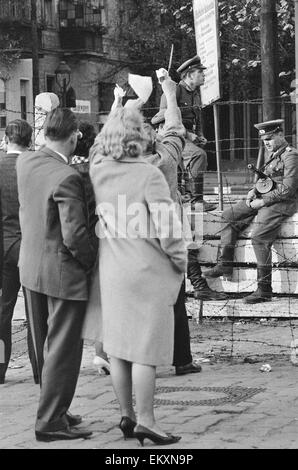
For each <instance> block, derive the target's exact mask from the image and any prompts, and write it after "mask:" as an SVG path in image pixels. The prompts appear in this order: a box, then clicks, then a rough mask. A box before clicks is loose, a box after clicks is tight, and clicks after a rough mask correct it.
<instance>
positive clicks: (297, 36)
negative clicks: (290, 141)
mask: <svg viewBox="0 0 298 470" xmlns="http://www.w3.org/2000/svg"><path fill="white" fill-rule="evenodd" d="M295 63H296V67H295V69H296V77H295V78H296V83H295V85H296V92H295V104H296V148H298V132H297V125H298V0H295Z"/></svg>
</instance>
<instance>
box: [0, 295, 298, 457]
mask: <svg viewBox="0 0 298 470" xmlns="http://www.w3.org/2000/svg"><path fill="white" fill-rule="evenodd" d="M18 304H19V305H18V309H17V310H16V316H15V317H16V318H15V320H14V322H13V330H14V347H13V360H12V362H11V367H10V368H9V370H8V373H7V381H6V383H5V384H4V385H1V386H0V449H105V450H106V451H107V452H108V451H109V450H110V451H111V455H112V450H113V449H114V450H116V451H115V452H118V454H119V453H121V452H122V451H123V452H124V450H125V449H126V450H127V449H129V450H131V451H132V452H133V450H136V449H140V446H139V443H138V442H137V441H136V440H135V439H130V440H127V441H124V440H123V437H122V434H121V432H120V430H119V428H118V423H119V410H118V404H117V401H116V400H115V396H114V393H113V390H112V385H111V380H110V377H107V376H99V375H98V373H97V371H96V369H95V368H94V366H93V364H92V358H93V355H94V348H93V345H91V344H86V345H85V347H84V355H83V362H82V369H81V374H80V378H79V382H78V386H77V390H76V395H75V398H74V400H73V404H72V409H71V411H72V412H73V413H76V414H77V413H78V414H81V415H82V417H83V423H82V425H81V427H88V429H91V430H92V431H93V435H92V437H91V438H90V439H88V440H75V441H55V442H52V443H39V442H36V440H35V437H34V421H35V413H36V407H37V402H38V397H39V387H38V386H37V385H35V384H34V382H33V379H32V376H31V369H30V366H29V361H28V358H27V355H26V353H25V347H26V346H25V339H24V338H25V328H24V326H25V325H24V322H23V319H22V314H21V313H20V312H21V311H22V299H20V300H19V302H18ZM196 307H197V306H196V304H195V303H194V302H193V301H190V302H189V304H188V310H189V312H190V313H191V312H192V310H193V309H195V308H196ZM297 325H298V323H297V320H292V321H290V320H288V321H286V320H284V321H272V320H270V321H266V320H265V319H262V320H261V321H247V320H246V321H234V322H232V321H230V320H224V321H221V320H217V321H216V320H212V321H211V320H208V319H204V322H203V324H202V325H199V324H197V323H196V322H194V321H192V320H190V329H191V336H192V351H193V355H194V358H195V359H196V360H197V361H199V362H200V363H201V364H202V368H203V370H202V372H201V373H199V374H193V375H185V376H179V377H178V376H176V375H175V374H174V369H173V367H165V368H159V369H158V377H157V390H156V401H155V406H156V408H155V409H156V417H157V420H158V421H159V423H160V425H161V427H162V428H163V429H164V430H166V431H168V432H172V433H174V434H179V435H181V436H182V439H181V441H179V443H177V444H175V445H171V446H168V449H171V450H172V451H174V450H179V452H184V451H185V452H186V451H187V450H189V451H190V450H191V449H297V448H298V437H297V436H298V414H297V405H298V393H297V391H298V387H297V383H298V380H297V379H298V368H297V367H294V365H293V363H292V362H291V360H290V353H291V349H290V343H291V341H292V340H293V338H295V327H297ZM264 363H269V364H270V366H271V372H267V373H266V372H261V371H260V367H261V366H262V365H263V364H264ZM144 448H145V449H157V448H159V447H158V446H151V445H150V442H149V441H145V447H144ZM159 449H160V448H159ZM163 449H165V447H163ZM115 452H114V454H115Z"/></svg>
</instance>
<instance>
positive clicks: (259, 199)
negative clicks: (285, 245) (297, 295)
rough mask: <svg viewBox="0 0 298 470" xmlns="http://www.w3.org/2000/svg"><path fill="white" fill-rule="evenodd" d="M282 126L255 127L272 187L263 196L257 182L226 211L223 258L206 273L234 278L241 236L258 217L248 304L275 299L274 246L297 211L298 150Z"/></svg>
mask: <svg viewBox="0 0 298 470" xmlns="http://www.w3.org/2000/svg"><path fill="white" fill-rule="evenodd" d="M282 124H283V120H282V119H277V120H274V121H267V122H262V123H259V124H255V127H256V128H257V129H258V131H259V136H260V138H261V140H262V141H263V142H264V145H265V148H266V150H267V151H268V155H269V156H268V158H267V159H266V161H265V165H264V166H263V167H262V168H261V169H260V170H261V171H262V172H263V173H264V175H266V176H267V177H269V178H271V179H272V180H273V184H272V188H271V189H270V190H269V191H268V192H265V193H264V192H262V193H260V192H259V191H258V190H257V187H258V184H257V183H256V186H257V187H256V186H255V187H254V188H253V189H251V190H250V191H249V192H248V194H247V196H246V200H242V201H239V202H238V203H237V204H235V205H233V206H232V207H231V208H230V209H228V210H225V211H224V212H223V214H222V221H223V229H222V232H221V256H220V258H219V261H218V264H217V265H216V266H215V267H214V268H212V269H210V270H208V271H205V272H204V273H203V275H204V276H205V277H206V278H216V277H220V276H226V277H227V276H231V275H232V272H233V257H234V250H235V244H236V241H237V236H238V234H239V232H241V231H242V230H243V229H245V228H246V227H248V225H249V224H250V223H251V222H252V220H253V219H254V217H255V216H256V215H257V216H258V218H257V223H256V224H255V226H254V227H253V231H252V235H251V241H252V245H253V248H254V252H255V255H256V258H257V282H258V289H257V290H256V291H255V292H253V293H252V294H250V295H249V296H247V297H245V298H244V302H245V303H248V304H255V303H259V302H267V301H270V300H271V298H272V286H271V277H272V265H271V258H272V253H271V247H272V244H273V242H274V241H275V240H276V237H277V235H278V231H279V229H280V227H281V225H282V223H283V222H284V221H285V219H286V218H288V217H290V216H292V215H293V214H294V213H295V212H296V210H297V209H296V201H297V194H298V151H297V150H296V149H295V148H293V147H291V146H289V144H288V142H287V141H286V139H285V136H284V132H283V130H282V127H281V126H282Z"/></svg>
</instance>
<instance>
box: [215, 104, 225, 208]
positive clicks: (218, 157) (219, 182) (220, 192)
mask: <svg viewBox="0 0 298 470" xmlns="http://www.w3.org/2000/svg"><path fill="white" fill-rule="evenodd" d="M213 115H214V131H215V148H216V166H217V185H218V197H219V210H220V211H222V210H223V187H222V174H221V154H220V143H219V115H218V105H217V104H216V103H214V104H213Z"/></svg>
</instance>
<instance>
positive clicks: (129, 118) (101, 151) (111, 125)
mask: <svg viewBox="0 0 298 470" xmlns="http://www.w3.org/2000/svg"><path fill="white" fill-rule="evenodd" d="M144 140H145V136H144V128H143V115H142V113H141V112H140V111H139V110H138V109H136V108H116V109H115V110H114V111H112V112H111V113H110V114H109V117H108V120H107V122H106V123H105V125H104V126H103V128H102V130H101V132H100V133H99V134H98V136H97V137H96V139H95V144H94V146H93V148H92V152H91V158H94V157H95V156H96V155H100V156H102V157H106V156H109V155H110V156H112V157H113V158H114V159H115V160H120V159H121V158H124V157H126V156H127V157H138V156H139V155H141V154H142V153H143V150H144Z"/></svg>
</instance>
